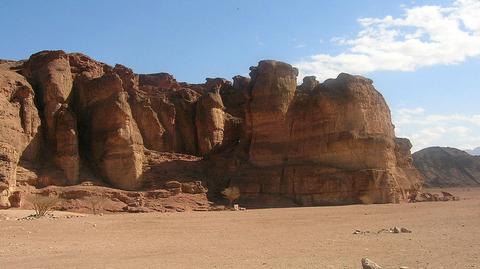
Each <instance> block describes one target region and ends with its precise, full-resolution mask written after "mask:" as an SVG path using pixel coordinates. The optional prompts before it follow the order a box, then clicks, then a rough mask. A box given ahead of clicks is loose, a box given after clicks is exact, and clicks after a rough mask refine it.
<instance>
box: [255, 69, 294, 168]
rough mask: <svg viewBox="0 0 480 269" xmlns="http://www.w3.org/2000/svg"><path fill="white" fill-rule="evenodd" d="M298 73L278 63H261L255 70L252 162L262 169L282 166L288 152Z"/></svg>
mask: <svg viewBox="0 0 480 269" xmlns="http://www.w3.org/2000/svg"><path fill="white" fill-rule="evenodd" d="M297 75H298V70H297V69H296V68H293V67H292V66H291V65H289V64H286V63H282V62H277V61H261V62H260V63H259V64H258V66H257V67H252V68H251V73H250V76H251V77H252V83H253V88H252V91H251V97H250V98H251V101H250V108H249V112H248V113H249V115H246V119H247V120H248V121H250V123H247V125H250V126H251V144H250V162H251V163H252V164H254V165H258V166H268V165H279V164H282V163H283V162H284V161H285V158H286V157H287V156H286V155H287V150H288V140H289V133H290V130H289V127H288V125H287V122H286V117H287V112H288V109H289V105H290V103H291V102H292V100H293V97H294V95H295V90H296V87H297Z"/></svg>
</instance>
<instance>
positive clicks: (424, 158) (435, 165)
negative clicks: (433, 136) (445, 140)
mask: <svg viewBox="0 0 480 269" xmlns="http://www.w3.org/2000/svg"><path fill="white" fill-rule="evenodd" d="M413 161H414V164H415V166H416V167H417V169H418V171H420V173H421V174H422V175H423V176H424V177H425V186H426V187H466V186H480V157H479V156H472V155H470V154H468V153H466V152H465V151H462V150H459V149H455V148H446V147H431V148H426V149H423V150H420V151H418V152H415V153H414V154H413Z"/></svg>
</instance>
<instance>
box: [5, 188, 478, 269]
mask: <svg viewBox="0 0 480 269" xmlns="http://www.w3.org/2000/svg"><path fill="white" fill-rule="evenodd" d="M451 191H452V193H454V194H456V195H459V196H461V198H462V200H461V201H456V202H426V203H416V204H390V205H351V206H338V207H316V208H284V209H262V210H247V211H238V212H231V211H228V212H227V211H225V212H186V213H163V214H161V213H148V214H116V215H104V216H92V215H89V216H81V215H80V216H75V217H67V216H69V215H70V214H68V213H64V212H63V213H57V215H58V216H59V218H58V219H40V220H16V218H19V217H22V216H25V215H28V212H25V211H20V210H17V211H15V210H7V211H0V216H1V218H0V235H1V239H0V268H361V265H360V260H361V258H362V257H368V258H370V259H371V260H373V261H375V262H377V263H378V264H380V265H383V266H384V268H400V266H406V267H408V268H435V269H439V268H449V269H452V268H480V230H479V229H480V189H473V188H472V189H462V190H460V189H456V190H451ZM72 215H74V214H72ZM7 216H8V217H7ZM6 218H10V219H9V220H5V219H6ZM393 226H399V227H406V228H408V229H410V230H412V231H413V232H412V233H401V234H392V233H380V234H377V233H376V231H378V230H380V229H383V228H390V227H393ZM356 229H358V230H362V231H371V233H366V234H353V232H354V231H355V230H356Z"/></svg>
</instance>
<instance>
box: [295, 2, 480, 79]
mask: <svg viewBox="0 0 480 269" xmlns="http://www.w3.org/2000/svg"><path fill="white" fill-rule="evenodd" d="M358 22H359V24H360V25H361V26H362V30H361V31H360V32H359V33H358V34H357V36H356V37H355V38H352V39H347V38H334V39H333V40H331V42H333V43H336V44H339V45H344V46H347V47H346V51H345V52H343V53H340V54H337V55H329V54H317V55H313V56H310V57H309V58H307V59H305V60H302V61H300V62H298V63H296V64H295V66H297V67H298V68H299V70H300V75H301V76H305V75H316V76H317V77H318V78H319V79H321V80H323V79H326V78H330V77H336V76H337V74H338V73H340V72H349V73H354V74H367V73H370V72H374V71H384V70H392V71H413V70H416V69H417V68H420V67H425V66H432V65H437V64H443V65H448V64H457V63H461V62H463V61H465V60H466V59H467V58H470V57H476V56H479V55H480V1H479V0H457V1H455V2H454V3H453V4H451V5H449V6H416V7H411V8H405V14H404V15H403V16H401V17H398V18H395V17H392V16H386V17H384V18H362V19H359V20H358Z"/></svg>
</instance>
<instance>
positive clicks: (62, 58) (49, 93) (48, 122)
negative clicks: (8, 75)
mask: <svg viewBox="0 0 480 269" xmlns="http://www.w3.org/2000/svg"><path fill="white" fill-rule="evenodd" d="M22 73H23V75H24V76H25V77H26V78H27V79H28V80H29V82H30V83H31V85H32V86H33V87H34V88H35V89H36V91H37V105H38V108H39V111H40V115H41V116H42V120H43V122H44V124H43V125H44V131H45V136H46V141H47V144H48V145H49V146H48V147H47V149H49V150H48V151H49V152H51V154H53V155H54V157H53V161H54V162H55V163H56V165H57V166H58V167H59V168H60V169H62V170H63V172H64V175H65V182H64V183H65V184H70V185H72V184H76V183H78V180H79V173H80V170H79V169H80V157H79V151H78V137H77V129H76V127H77V125H76V119H75V115H74V114H73V112H72V111H70V110H69V108H68V103H69V102H70V100H71V98H72V87H73V77H72V73H71V68H70V62H69V59H68V55H67V54H66V53H65V52H63V51H49V52H46V51H43V52H39V53H36V54H34V55H32V56H31V57H30V59H29V60H28V61H27V62H26V63H25V64H24V65H23V70H22ZM57 128H58V129H57ZM50 150H51V151H50Z"/></svg>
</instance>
